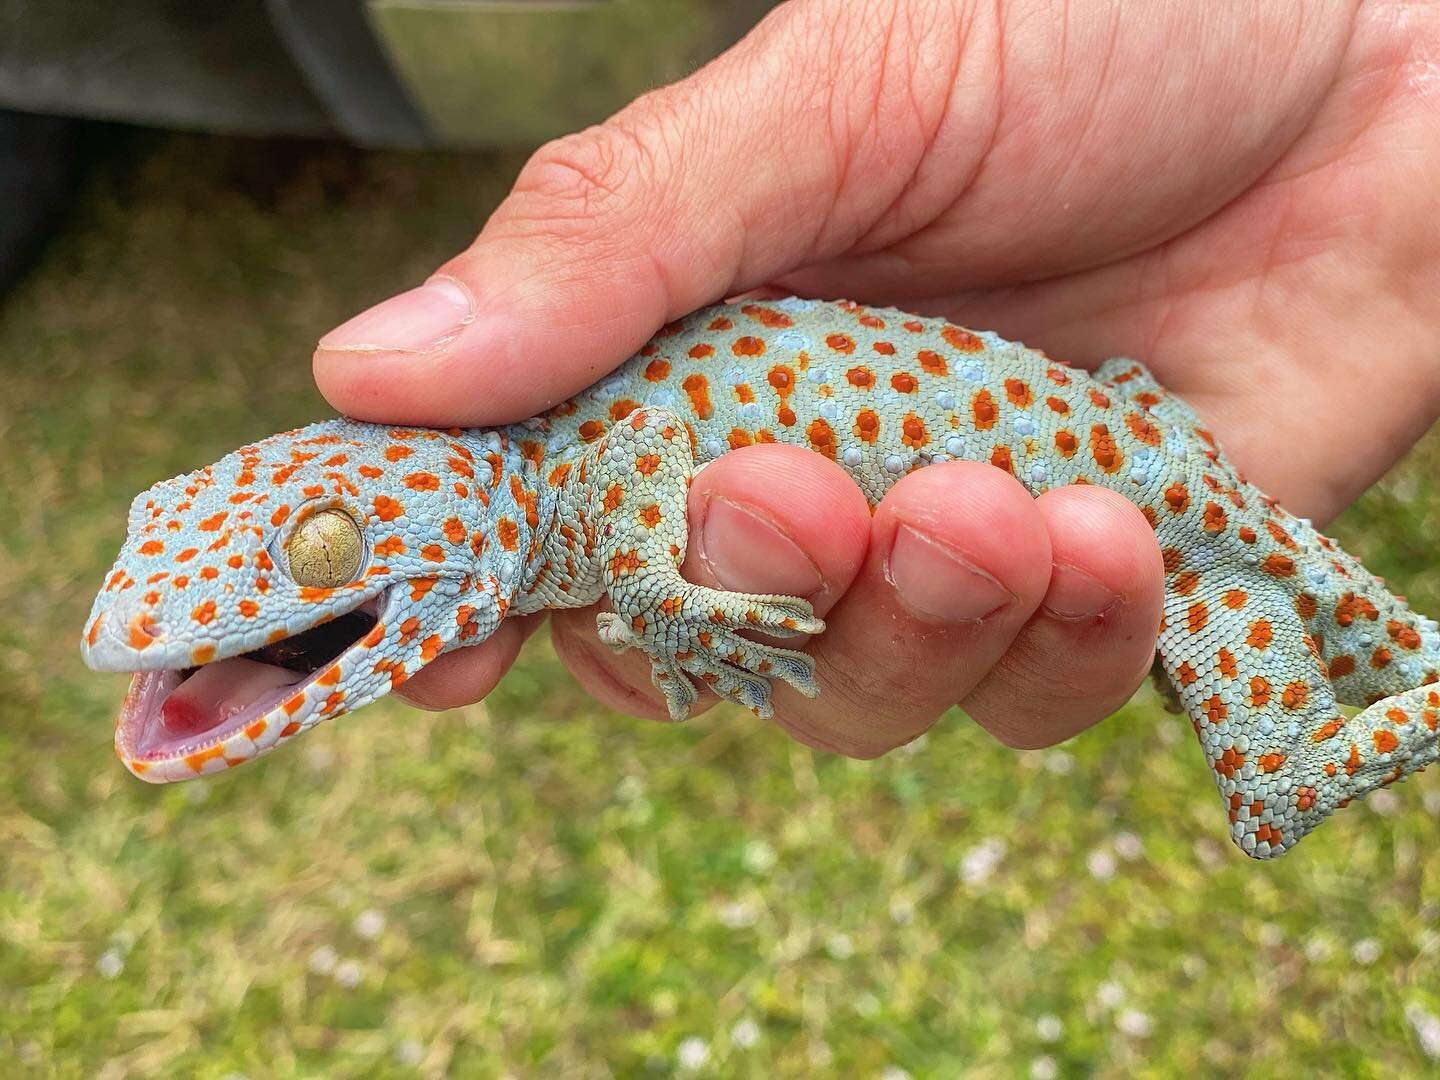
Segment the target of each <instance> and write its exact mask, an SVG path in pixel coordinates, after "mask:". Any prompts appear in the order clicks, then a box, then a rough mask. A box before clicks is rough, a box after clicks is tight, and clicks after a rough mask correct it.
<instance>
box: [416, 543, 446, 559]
mask: <svg viewBox="0 0 1440 1080" xmlns="http://www.w3.org/2000/svg"><path fill="white" fill-rule="evenodd" d="M420 557H421V558H422V559H424V560H425V561H426V562H444V561H445V549H444V548H442V547H441V546H440V545H439V544H426V545H425V546H424V547H423V548H421V549H420Z"/></svg>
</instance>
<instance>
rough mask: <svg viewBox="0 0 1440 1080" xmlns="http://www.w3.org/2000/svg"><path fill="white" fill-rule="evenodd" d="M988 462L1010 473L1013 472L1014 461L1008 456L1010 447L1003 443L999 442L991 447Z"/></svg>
mask: <svg viewBox="0 0 1440 1080" xmlns="http://www.w3.org/2000/svg"><path fill="white" fill-rule="evenodd" d="M990 464H991V465H994V466H995V467H996V468H997V469H1004V470H1005V471H1006V472H1008V473H1011V474H1013V473H1014V472H1015V462H1014V459H1013V458H1012V457H1011V456H1010V448H1009V447H1008V446H1006V445H1005V444H1004V443H999V444H997V445H996V446H995V447H994V448H993V449H991V451H990Z"/></svg>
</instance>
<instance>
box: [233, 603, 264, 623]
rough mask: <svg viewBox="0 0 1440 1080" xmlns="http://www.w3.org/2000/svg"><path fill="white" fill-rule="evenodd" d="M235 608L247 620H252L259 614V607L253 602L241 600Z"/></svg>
mask: <svg viewBox="0 0 1440 1080" xmlns="http://www.w3.org/2000/svg"><path fill="white" fill-rule="evenodd" d="M236 606H237V607H238V608H239V609H240V614H241V615H243V616H245V618H247V619H253V618H254V617H255V616H256V615H258V614H260V605H259V604H257V603H256V602H255V601H254V600H241V601H240V603H239V604H238V605H236Z"/></svg>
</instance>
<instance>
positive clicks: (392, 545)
mask: <svg viewBox="0 0 1440 1080" xmlns="http://www.w3.org/2000/svg"><path fill="white" fill-rule="evenodd" d="M375 554H376V555H379V556H380V557H381V558H385V559H388V558H392V557H393V556H396V555H403V554H405V541H403V540H401V539H400V537H398V536H387V537H386V538H385V539H384V540H381V541H380V542H379V543H378V544H376V545H375Z"/></svg>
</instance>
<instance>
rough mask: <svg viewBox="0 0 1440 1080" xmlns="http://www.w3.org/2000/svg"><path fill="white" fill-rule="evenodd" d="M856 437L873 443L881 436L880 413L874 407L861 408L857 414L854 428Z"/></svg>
mask: <svg viewBox="0 0 1440 1080" xmlns="http://www.w3.org/2000/svg"><path fill="white" fill-rule="evenodd" d="M853 430H854V432H855V437H856V438H857V439H859V440H860V441H861V442H865V443H873V442H874V441H875V440H876V439H877V438H879V437H880V415H879V413H877V412H875V410H874V409H861V410H860V411H859V412H858V413H857V414H856V415H855V426H854V428H853Z"/></svg>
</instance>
